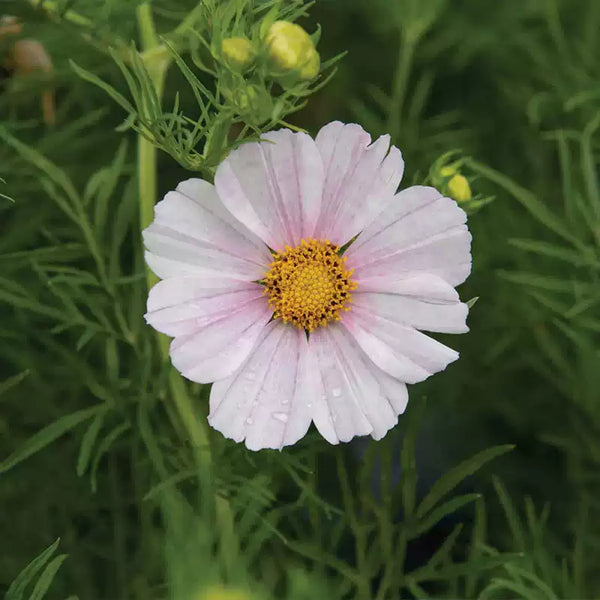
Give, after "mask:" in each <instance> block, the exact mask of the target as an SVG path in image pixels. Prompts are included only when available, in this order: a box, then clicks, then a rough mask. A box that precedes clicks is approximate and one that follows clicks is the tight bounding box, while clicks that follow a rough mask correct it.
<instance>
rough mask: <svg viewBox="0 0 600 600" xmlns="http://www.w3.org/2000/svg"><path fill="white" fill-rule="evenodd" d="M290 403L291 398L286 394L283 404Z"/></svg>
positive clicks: (282, 400)
mask: <svg viewBox="0 0 600 600" xmlns="http://www.w3.org/2000/svg"><path fill="white" fill-rule="evenodd" d="M289 403H290V399H289V398H288V397H287V396H284V397H283V398H282V399H281V404H289Z"/></svg>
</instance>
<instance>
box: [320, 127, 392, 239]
mask: <svg viewBox="0 0 600 600" xmlns="http://www.w3.org/2000/svg"><path fill="white" fill-rule="evenodd" d="M370 142H371V136H369V134H368V133H367V132H366V131H365V130H364V129H363V128H362V127H360V126H359V125H355V124H349V125H345V124H343V123H340V122H339V121H334V122H333V123H329V124H328V125H326V126H325V127H323V128H322V129H321V130H320V131H319V133H318V135H317V138H316V143H317V146H318V147H319V150H320V152H321V156H322V158H323V165H324V167H325V185H324V189H323V207H322V211H321V216H320V217H319V222H318V225H317V229H316V232H315V237H316V238H318V239H328V240H330V241H331V242H333V243H335V244H338V245H343V244H345V243H346V242H348V241H349V240H350V239H351V238H352V237H354V236H355V235H356V234H357V233H359V232H360V231H361V230H363V229H364V228H365V227H366V226H367V225H369V223H371V222H372V221H373V220H374V219H375V217H377V215H379V214H380V213H381V211H382V210H383V209H384V208H385V207H386V206H387V205H388V204H389V203H390V202H391V201H392V198H393V195H394V193H395V192H396V190H397V189H398V185H399V184H400V180H401V179H402V173H403V171H404V161H403V160H402V154H401V153H400V150H398V148H396V147H395V146H392V147H391V148H390V137H389V136H388V135H384V136H382V137H380V138H379V139H378V140H377V141H375V142H373V143H372V144H371V143H370Z"/></svg>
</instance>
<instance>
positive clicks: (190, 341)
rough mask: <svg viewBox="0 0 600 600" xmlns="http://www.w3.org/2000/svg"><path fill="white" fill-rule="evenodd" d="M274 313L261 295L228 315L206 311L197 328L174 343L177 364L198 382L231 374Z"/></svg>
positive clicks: (178, 367)
mask: <svg viewBox="0 0 600 600" xmlns="http://www.w3.org/2000/svg"><path fill="white" fill-rule="evenodd" d="M272 313H273V311H272V310H271V309H270V308H269V306H268V303H267V300H266V299H265V298H264V297H259V298H257V299H256V300H252V301H249V302H247V303H245V304H243V305H242V306H240V307H238V308H237V309H235V310H233V311H229V312H227V313H226V314H223V313H221V312H217V313H213V314H212V315H210V314H205V315H204V317H203V320H202V322H203V325H202V326H201V327H200V328H199V329H198V330H197V331H195V332H194V333H190V334H186V335H181V336H179V337H176V338H175V339H174V340H173V341H172V342H171V348H170V355H171V361H172V362H173V366H174V367H175V368H176V369H177V370H178V371H179V372H180V373H181V374H182V375H184V376H185V377H187V378H188V379H191V380H192V381H196V382H198V383H210V382H211V381H216V380H218V379H222V378H224V377H227V376H229V375H231V373H233V372H234V371H235V370H236V369H237V368H238V367H239V366H240V365H241V364H242V363H243V362H244V360H245V359H246V357H247V356H248V355H249V354H250V351H251V350H252V348H254V345H255V344H256V340H257V339H258V336H259V335H260V333H261V331H262V330H263V329H264V327H265V325H266V323H267V322H268V321H269V319H270V318H271V316H272Z"/></svg>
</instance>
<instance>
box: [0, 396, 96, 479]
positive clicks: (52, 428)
mask: <svg viewBox="0 0 600 600" xmlns="http://www.w3.org/2000/svg"><path fill="white" fill-rule="evenodd" d="M102 408H103V405H98V406H92V407H91V408H84V409H82V410H78V411H76V412H74V413H71V414H70V415H66V416H64V417H61V418H60V419H58V420H56V421H54V423H51V424H50V425H48V426H47V427H44V429H42V430H41V431H38V432H37V433H36V434H34V435H32V436H31V437H30V438H29V439H28V440H27V441H26V442H25V443H24V444H23V445H22V446H21V447H20V448H19V449H18V450H16V451H15V452H13V453H12V454H11V455H10V456H9V457H8V458H6V459H5V460H4V461H3V462H2V463H0V473H5V472H6V471H8V470H9V469H12V468H13V467H14V466H15V465H18V464H19V463H20V462H22V461H24V460H25V459H26V458H29V457H30V456H31V455H32V454H35V453H36V452H38V451H39V450H41V449H42V448H45V447H46V446H48V445H49V444H51V443H52V442H53V441H55V440H57V439H58V438H59V437H61V436H62V435H64V434H65V433H67V432H68V431H70V430H71V429H74V428H75V427H77V425H79V423H82V422H83V421H86V420H87V419H89V418H90V417H92V416H93V415H95V414H96V413H97V412H98V411H99V410H102Z"/></svg>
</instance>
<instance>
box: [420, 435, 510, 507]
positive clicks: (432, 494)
mask: <svg viewBox="0 0 600 600" xmlns="http://www.w3.org/2000/svg"><path fill="white" fill-rule="evenodd" d="M513 448H514V445H513V444H504V445H502V446H494V447H492V448H487V449H486V450H482V451H481V452H478V453H477V454H475V455H474V456H471V458H468V459H467V460H465V461H463V462H461V463H460V464H458V465H456V466H455V467H453V468H452V469H450V470H449V471H447V472H446V473H444V475H442V476H441V477H440V478H439V479H438V480H437V481H436V482H435V483H434V484H433V485H432V486H431V490H429V493H428V494H427V495H426V496H425V498H423V500H422V502H421V504H420V505H419V507H418V508H417V517H419V518H421V517H423V516H424V515H426V514H427V513H428V512H429V511H430V510H431V509H432V508H433V507H434V506H435V505H436V504H437V502H438V501H439V500H440V499H441V498H443V497H444V496H445V495H446V494H447V493H448V492H450V491H452V490H453V489H454V488H455V487H456V486H457V485H458V484H459V483H460V482H461V481H463V479H465V478H466V477H468V476H469V475H472V474H473V473H475V472H476V471H478V470H479V469H481V467H483V465H485V464H486V463H487V462H489V461H490V460H492V459H494V458H496V457H498V456H501V455H502V454H505V453H506V452H508V451H510V450H512V449H513Z"/></svg>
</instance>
